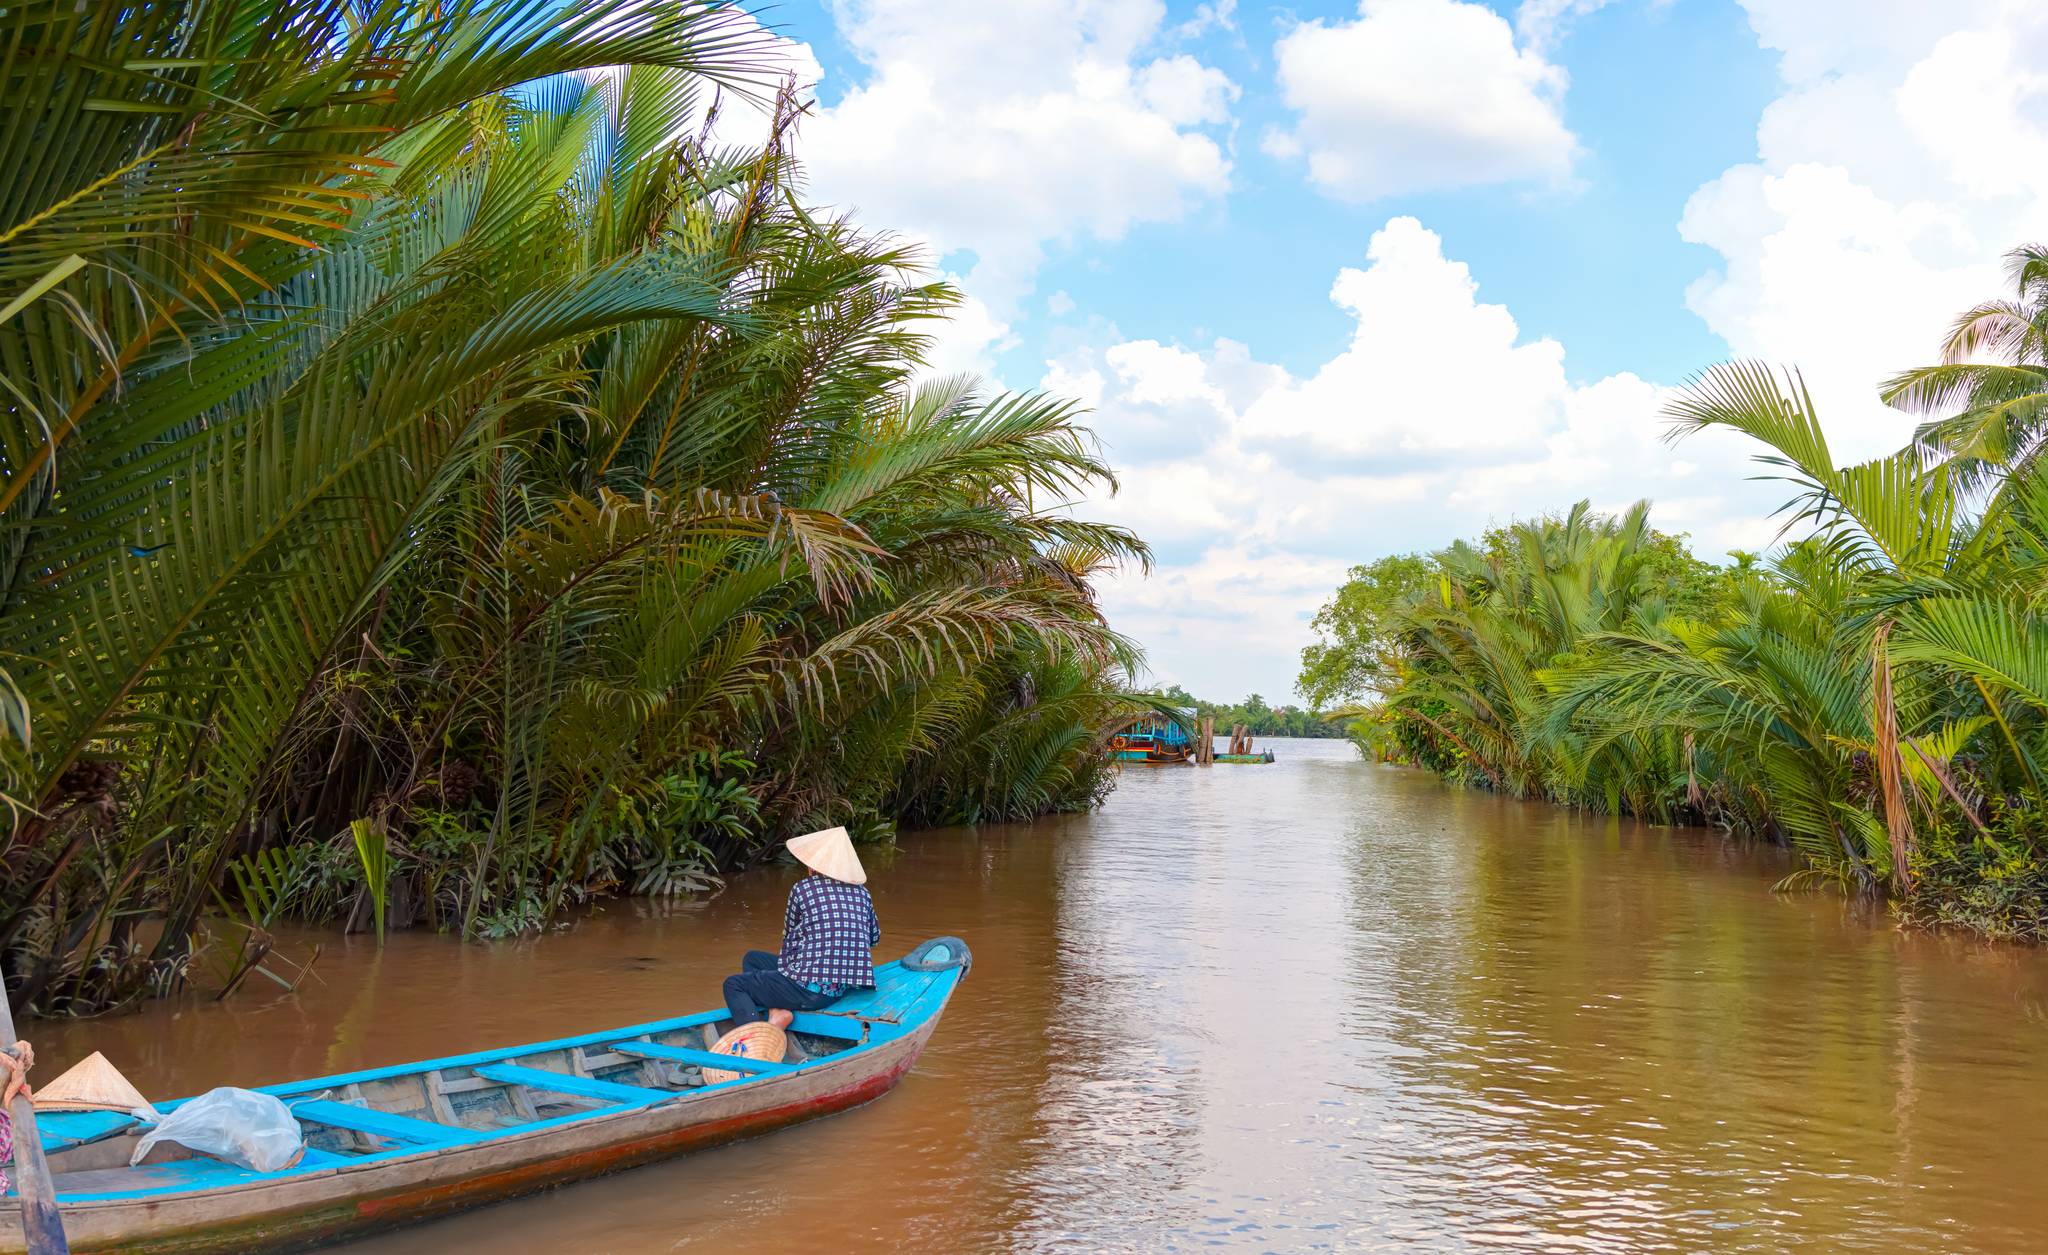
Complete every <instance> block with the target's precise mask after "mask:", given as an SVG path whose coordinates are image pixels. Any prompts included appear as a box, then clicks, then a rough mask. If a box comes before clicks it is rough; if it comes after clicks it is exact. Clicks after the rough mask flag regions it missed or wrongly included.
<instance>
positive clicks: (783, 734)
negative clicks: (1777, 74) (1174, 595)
mask: <svg viewBox="0 0 2048 1255" xmlns="http://www.w3.org/2000/svg"><path fill="white" fill-rule="evenodd" d="M0 29H5V30H6V31H7V32H8V35H9V51H8V52H7V53H5V54H0V55H4V56H5V57H6V58H8V67H9V68H8V71H7V72H8V75H9V77H8V82H9V84H10V92H12V93H14V95H13V96H12V97H11V99H10V105H9V108H10V112H11V114H12V115H13V116H14V117H15V118H16V124H15V125H14V126H12V127H10V129H9V133H8V138H7V140H6V141H5V143H4V147H0V162H5V164H6V166H7V171H6V172H7V175H8V177H7V178H6V179H5V180H0V188H4V190H0V203H4V207H0V238H4V239H5V240H6V242H7V248H6V250H5V252H4V254H0V284H4V285H5V290H6V291H7V292H8V293H12V294H13V296H11V297H10V298H9V299H8V301H7V302H6V303H5V305H4V309H0V380H4V383H5V385H6V393H7V398H8V399H7V401H6V402H5V405H6V419H5V424H4V429H0V512H4V513H0V518H4V523H5V528H4V531H0V582H4V599H0V638H4V639H5V640H6V642H7V649H8V653H7V655H6V656H5V658H4V659H0V663H4V666H5V676H6V682H5V683H4V684H0V733H4V735H0V754H4V759H0V762H4V769H5V778H4V780H0V785H4V791H5V793H6V795H7V796H8V798H9V799H10V801H11V804H12V805H13V807H14V808H15V809H16V812H17V823H16V824H15V828H14V832H13V836H12V840H11V843H10V845H9V848H8V852H7V856H6V861H5V868H4V875H5V881H4V885H0V948H4V951H5V955H6V963H7V967H8V977H9V980H10V984H12V985H13V986H14V988H15V990H16V993H17V997H18V998H19V999H21V1000H22V1001H18V1002H17V1003H16V1005H17V1007H19V1006H21V1005H22V1004H23V1002H26V1003H28V1004H29V1005H31V1006H33V1007H35V1008H37V1009H40V1010H44V1011H50V1010H72V1011H84V1010H93V1009H98V1008H103V1007H106V1006H109V1005H116V1004H118V1003H120V1002H121V1001H123V1000H125V999H129V998H132V997H134V996H137V995H138V994H139V993H141V992H143V991H146V990H149V989H152V988H155V989H162V988H166V987H169V986H171V985H174V984H175V983H176V982H178V981H179V980H181V979H182V978H183V974H184V972H185V966H186V963H187V962H188V958H189V955H190V953H191V950H192V945H193V940H194V933H195V930H196V929H198V928H199V927H201V918H202V915H203V913H204V912H206V911H208V910H209V909H211V908H212V907H213V906H214V905H215V904H220V905H223V906H225V907H226V908H227V909H228V910H229V911H231V912H232V913H234V914H235V915H237V916H239V917H241V918H242V919H243V920H244V921H245V922H246V923H248V924H250V925H252V926H261V925H262V924H264V923H267V922H268V921H269V920H270V919H272V918H275V917H276V916H277V915H278V914H279V913H280V912H281V911H288V912H294V913H297V914H301V915H307V916H315V917H318V916H335V915H339V914H342V913H344V912H351V911H352V912H354V913H356V914H357V915H358V916H359V917H360V916H370V915H374V918H375V922H376V923H377V925H378V926H379V927H380V928H381V927H382V926H383V924H384V923H385V912H386V907H387V905H388V906H389V908H390V913H391V915H392V916H393V922H394V923H402V922H404V921H405V920H407V919H414V918H417V919H424V920H426V921H428V922H431V923H434V924H437V925H440V926H443V927H450V928H457V929H460V930H462V931H463V932H465V933H467V934H471V935H500V934H506V933H514V932H519V931H523V930H526V929H530V928H533V927H536V926H538V925H540V924H541V923H542V922H544V921H545V920H546V919H548V918H549V917H550V915H552V914H553V913H554V912H555V911H556V910H557V909H558V908H560V907H562V906H563V905H564V904H567V903H571V902H574V901H576V900H578V899H580V898H582V897H583V896H585V895H588V894H591V893H595V892H604V891H637V892H643V893H664V892H675V891H683V890H690V889H694V888H700V887H703V886H706V885H708V884H711V883H713V881H714V880H715V877H716V875H717V874H718V872H719V871H720V870H722V869H725V868H729V867H731V866H734V865H737V864H740V863H744V862H745V861H747V860H749V859H750V858H754V857H758V856H759V853H760V851H762V850H763V849H764V848H766V847H767V844H768V842H769V841H770V840H771V839H772V838H774V837H777V836H782V835H787V834H789V833H792V832H795V831H800V830H804V829H807V828H814V827H820V826H824V825H827V824H833V823H846V824H849V825H851V826H853V827H854V828H855V830H856V831H857V833H858V834H859V835H861V836H862V837H864V838H878V837H879V838H886V837H887V835H888V834H889V833H890V832H891V831H892V830H893V825H894V824H895V823H896V822H898V821H904V822H917V823H927V822H934V821H973V820H977V819H982V818H996V817H1021V816H1030V815H1036V814H1040V813H1044V812H1046V811H1048V810H1054V809H1059V808H1066V807H1076V806H1085V805H1088V804H1091V803H1092V802H1093V801H1094V800H1096V799H1097V798H1098V797H1099V796H1100V793H1101V791H1102V790H1103V789H1104V788H1105V787H1106V784H1105V780H1104V776H1103V774H1102V767H1101V762H1100V756H1099V754H1097V753H1096V749H1097V746H1096V744H1095V739H1096V736H1097V734H1098V731H1099V730H1100V729H1101V728H1103V727H1104V726H1106V725H1107V724H1108V723H1109V722H1110V721H1111V720H1112V719H1113V718H1114V717H1116V716H1117V715H1118V714H1120V713H1121V712H1123V711H1125V710H1128V709H1132V708H1134V707H1132V705H1131V702H1130V699H1128V698H1127V697H1125V696H1123V695H1122V694H1123V691H1124V689H1125V688H1126V686H1127V676H1128V674H1129V672H1130V670H1131V668H1132V666H1133V665H1134V664H1135V659H1134V658H1133V655H1132V651H1131V649H1130V647H1129V646H1128V645H1127V644H1126V643H1125V642H1124V641H1123V640H1122V639H1121V638H1119V637H1118V636H1117V635H1116V634H1114V633H1113V632H1112V631H1110V630H1109V629H1108V627H1107V626H1106V625H1105V624H1104V623H1103V621H1102V619H1101V617H1100V615H1099V614H1098V613H1097V611H1096V609H1095V606H1094V603H1093V600H1092V596H1091V593H1090V589H1089V579H1090V576H1091V575H1092V574H1094V573H1096V572H1097V571H1098V570H1099V569H1101V568H1102V567H1103V566H1104V565H1105V564H1107V563H1111V562H1115V561H1122V560H1136V561H1144V560H1145V559H1146V553H1145V550H1144V548H1143V546H1142V544H1141V543H1140V542H1139V541H1138V540H1137V539H1136V538H1135V537H1134V536H1132V535H1130V534H1128V533H1126V532H1124V531H1121V530H1119V529H1116V528H1111V527H1105V526H1101V525H1097V524H1092V523H1088V522H1084V521H1079V520H1075V519H1073V518H1072V517H1070V516H1069V515H1068V514H1067V513H1066V512H1065V511H1064V510H1063V509H1061V508H1060V507H1061V506H1062V505H1063V504H1064V502H1066V501H1067V500H1069V499H1071V498H1072V497H1073V496H1074V495H1075V494H1076V493H1077V492H1078V491H1079V490H1081V489H1082V488H1083V487H1084V486H1086V485H1088V484H1089V483H1091V482H1096V481H1103V480H1106V479H1107V477H1108V470H1107V468H1106V467H1105V466H1104V465H1103V464H1102V463H1101V462H1100V460H1099V459H1098V458H1097V456H1096V455H1095V452H1094V445H1093V443H1092V441H1091V440H1090V439H1089V438H1088V436H1087V434H1086V433H1085V431H1084V430H1083V429H1082V428H1080V427H1079V426H1077V424H1076V417H1077V416H1076V412H1075V411H1074V409H1073V408H1072V407H1071V406H1069V405H1068V404H1066V403H1064V402H1061V401H1059V400H1056V399H1052V398H1047V397H1041V396H992V395H987V394H985V393H983V392H982V391H981V390H980V389H978V388H977V387H976V386H975V385H974V384H973V383H972V382H971V381H967V380H961V379H928V380H925V381H923V382H917V381H916V372H917V367H918V362H919V357H920V354H921V352H922V350H923V347H924V344H925V336H924V333H923V330H922V329H923V328H925V327H928V326H930V325H931V320H933V319H936V318H941V317H944V316H945V315H946V313H947V310H948V308H949V306H950V304H951V302H952V300H953V294H952V293H951V292H950V291H949V290H948V289H947V288H946V287H945V286H944V285H942V284H938V283H934V282H932V281H930V280H929V279H928V278H926V277H925V276H924V275H923V274H922V273H921V272H920V269H919V263H918V259H917V258H916V257H915V256H914V255H912V254H911V253H910V252H908V251H906V250H905V249H904V248H903V247H901V246H900V245H899V244H897V243H896V242H894V241H893V240H891V239H888V238H886V237H877V236H874V235H870V234H866V233H863V232H862V231H860V230H857V229H855V228H854V227H853V226H852V225H850V224H849V223H847V222H844V221H839V220H834V219H831V218H828V217H823V216H820V215H818V214H815V213H813V212H810V211H808V210H807V209H806V208H805V207H804V206H803V203H802V199H801V195H800V190H799V187H800V185H799V182H798V177H797V169H796V165H795V161H794V158H793V156H792V153H791V145H790V141H791V139H792V137H793V134H794V124H795V121H796V118H797V116H798V111H797V110H796V109H795V108H794V106H793V105H792V103H791V102H790V101H789V100H787V99H786V98H782V97H780V96H778V93H777V89H776V84H775V83H774V81H773V79H772V78H771V77H770V76H769V63H768V62H767V61H766V60H765V59H764V50H763V49H762V48H761V47H760V45H759V42H758V41H759V36H758V32H757V29H756V28H755V27H754V25H753V24H752V22H751V21H750V20H747V19H743V18H739V17H735V16H733V15H732V14H731V13H730V11H728V10H725V9H723V8H721V7H719V6H716V5H704V6H699V5H695V4H680V5H679V4H676V3H673V0H661V2H659V3H657V2H655V0H603V2H598V3H591V4H585V5H581V6H571V7H568V8H564V7H563V6H560V5H555V4H548V3H540V2H538V0H384V2H382V3H378V4H359V3H354V2H343V0H177V2H174V3H166V4H162V5H153V6H147V7H143V8H133V7H122V6H99V5H86V6H77V5H73V4H71V3H70V2H69V0H62V2H61V3H60V2H54V0H53V2H49V3H33V2H32V3H28V4H22V5H10V6H9V7H8V9H7V11H6V13H5V14H4V16H0ZM607 67H608V68H607ZM720 92H724V93H743V94H746V95H747V96H748V97H749V98H750V99H753V100H756V101H758V102H759V103H760V104H761V105H763V106H766V107H769V108H770V111H771V112H772V119H771V120H770V122H769V123H768V125H766V126H765V127H764V134H763V135H762V137H761V140H762V142H760V143H759V144H757V145H755V146H753V147H744V148H727V147H722V146H720V145H719V144H717V143H715V142H713V141H712V140H711V139H710V138H709V136H710V135H711V134H712V130H711V127H710V125H709V122H708V120H707V119H708V118H709V116H710V115H711V114H713V113H714V112H715V111H716V109H717V108H718V105H717V100H716V93H720Z"/></svg>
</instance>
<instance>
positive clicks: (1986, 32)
mask: <svg viewBox="0 0 2048 1255" xmlns="http://www.w3.org/2000/svg"><path fill="white" fill-rule="evenodd" d="M1743 6H1744V8H1745V9H1746V10H1747V11H1748V13H1749V19H1750V24H1751V26H1752V27H1753V28H1754V29H1755V30H1756V31H1757V34H1758V37H1759V38H1760V39H1761V40H1762V41H1763V43H1764V44H1765V46H1767V47H1770V48H1773V49H1776V50H1777V51H1778V52H1779V53H1780V54H1781V60H1780V70H1781V73H1782V74H1783V76H1784V79H1785V90H1784V92H1783V94H1782V95H1780V96H1779V98H1778V99H1777V100H1775V101H1773V102H1772V103H1771V105H1770V106H1769V107H1768V108H1767V109H1766V110H1765V113H1764V117H1763V119H1762V121H1761V123H1760V124H1759V126H1758V130H1757V160H1756V161H1755V162H1752V163H1746V164H1743V165H1739V166H1735V167H1731V168H1730V169H1728V170H1726V171H1724V172H1723V173H1722V174H1721V175H1720V176H1719V177H1718V178H1716V179H1714V180H1713V181H1711V182H1709V183H1708V184H1706V185H1705V186H1703V187H1702V188H1700V189H1699V191H1698V192H1697V193H1695V194H1694V196H1693V197H1692V199H1691V201H1690V202H1689V203H1688V204H1687V205H1686V207H1685V212H1684V216H1683V218H1682V219H1681V221H1680V224H1679V231H1680V234H1681V235H1682V236H1684V238H1686V239H1687V240H1690V241H1693V242H1695V243H1699V244H1705V245H1707V246H1709V247H1711V248H1713V249H1715V250H1716V251H1717V252H1719V253H1720V254H1721V255H1722V259H1723V260H1722V265H1721V266H1720V268H1719V269H1718V270H1717V271H1715V272H1714V273H1711V274H1708V275H1705V276H1703V277H1702V278H1701V279H1700V280H1699V281H1697V282H1696V283H1694V285H1693V286H1692V288H1691V290H1690V292H1689V293H1688V304H1689V305H1690V306H1691V308H1692V309H1693V310H1694V311H1695V312H1697V313H1698V314H1699V315H1700V316H1701V317H1702V318H1704V319H1705V320H1706V322H1707V324H1708V326H1710V327H1711V328H1712V329H1713V330H1714V331H1715V332H1717V333H1719V334H1720V335H1721V336H1722V338H1724V339H1725V340H1727V341H1728V343H1729V345H1730V346H1731V347H1732V348H1733V349H1734V351H1735V352H1736V353H1737V354H1738V355H1741V356H1756V357H1762V358H1767V359H1769V360H1772V361H1775V362H1781V363H1787V364H1796V365H1798V366H1799V367H1800V368H1801V370H1802V371H1803V372H1804V373H1805V376H1806V378H1807V380H1808V383H1809V384H1810V385H1811V386H1812V388H1813V392H1814V396H1815V400H1816V402H1817V403H1818V404H1819V405H1820V407H1821V411H1822V414H1823V415H1824V417H1825V418H1826V419H1827V422H1828V427H1829V431H1830V435H1831V437H1833V438H1834V442H1835V445H1836V448H1837V452H1838V454H1840V455H1841V456H1843V457H1844V458H1852V457H1859V458H1860V457H1867V456H1871V455H1874V454H1876V453H1879V452H1882V451H1885V450H1887V449H1890V448H1894V447H1896V446H1897V445H1898V444H1899V443H1901V442H1902V441H1903V440H1904V439H1905V438H1906V436H1907V435H1908V433H1909V432H1910V431H1911V428H1912V425H1913V420H1912V419H1911V418H1909V417H1907V416H1904V415H1900V414H1898V413H1896V412H1894V411H1891V410H1889V409H1887V408H1885V407H1884V406H1882V405H1881V404H1879V402H1878V401H1877V399H1876V389H1877V385H1878V383H1879V382H1880V381H1881V380H1882V379H1884V378H1885V377H1886V376H1888V375H1890V374H1891V373H1893V372H1894V371H1897V370H1899V369H1901V368H1903V367H1907V366H1912V365H1918V364H1923V363H1925V362H1927V361H1930V360H1932V358H1933V356H1934V353H1935V348H1936V345H1937V343H1938V341H1939V339H1940V336H1941V334H1942V332H1943V330H1944V329H1945V328H1946V327H1947V325H1948V323H1949V322H1950V320H1952V319H1953V318H1954V316H1955V315H1956V314H1957V313H1959V312H1960V311H1961V310H1962V309H1964V308H1965V307H1967V306H1969V305H1971V304H1973V303H1975V302H1977V301H1979V300H1983V299H1986V298H1988V297H1991V296H1995V295H1998V294H1999V293H2000V291H2001V289H2002V287H2003V283H2002V280H2001V279H2000V277H1999V272H1998V265H1997V263H1998V256H1999V254H2000V253H2002V252H2003V251H2004V250H2005V249H2007V248H2009V247H2011V246H2013V245H2015V244H2018V243H2021V242H2023V241H2025V240H2028V239H2032V238H2036V237H2038V236H2039V235H2040V234H2042V231H2043V228H2044V226H2048V215H2044V214H2043V212H2042V210H2041V208H2040V206H2041V204H2042V203H2043V198H2044V197H2048V75H2044V74H2043V73H2042V72H2041V71H2040V69H2039V68H2038V67H2040V66H2041V65H2043V64H2044V63H2048V9H2044V8H2043V7H2042V6H2040V5H2038V4H2031V3H2012V2H2009V0H1959V2H1957V3H1950V4H1939V5H1937V4H1926V3H1922V2H1921V0H1875V2H1873V0H1743Z"/></svg>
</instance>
